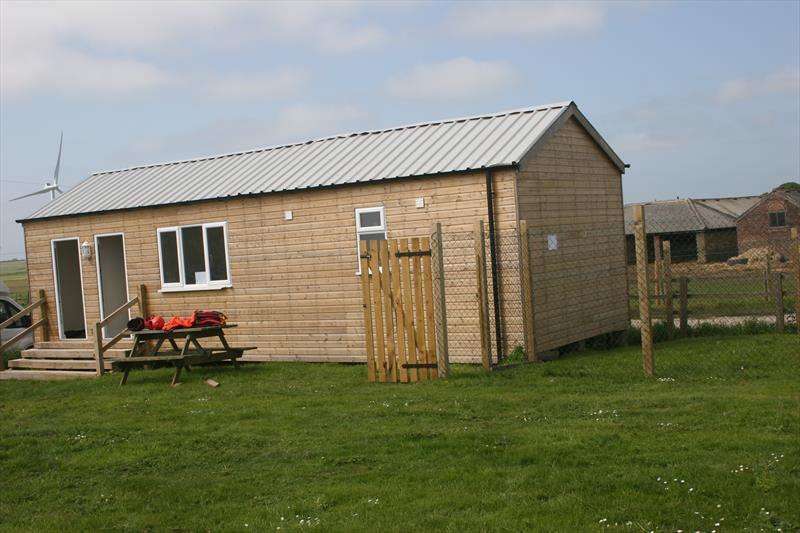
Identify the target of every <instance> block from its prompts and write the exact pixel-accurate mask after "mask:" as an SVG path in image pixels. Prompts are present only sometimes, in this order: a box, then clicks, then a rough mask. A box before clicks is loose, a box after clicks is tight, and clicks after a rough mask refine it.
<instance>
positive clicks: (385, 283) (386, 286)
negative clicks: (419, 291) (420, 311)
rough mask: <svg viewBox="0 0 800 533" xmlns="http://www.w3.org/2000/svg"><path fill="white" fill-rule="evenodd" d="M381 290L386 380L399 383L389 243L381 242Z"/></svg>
mask: <svg viewBox="0 0 800 533" xmlns="http://www.w3.org/2000/svg"><path fill="white" fill-rule="evenodd" d="M380 259H381V290H382V291H383V314H384V324H383V327H384V330H385V331H386V378H387V379H388V380H389V381H391V382H392V383H395V382H397V354H396V353H395V342H394V310H393V308H392V307H393V303H392V300H393V298H394V294H393V293H392V279H391V276H390V274H389V268H390V266H391V265H390V263H389V243H388V242H387V241H385V240H383V241H380Z"/></svg>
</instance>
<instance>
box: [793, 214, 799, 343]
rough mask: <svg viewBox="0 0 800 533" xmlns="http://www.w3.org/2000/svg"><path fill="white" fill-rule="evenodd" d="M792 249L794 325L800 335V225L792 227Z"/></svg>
mask: <svg viewBox="0 0 800 533" xmlns="http://www.w3.org/2000/svg"><path fill="white" fill-rule="evenodd" d="M792 251H793V254H792V255H794V325H795V329H796V330H797V334H798V335H800V226H795V227H793V228H792Z"/></svg>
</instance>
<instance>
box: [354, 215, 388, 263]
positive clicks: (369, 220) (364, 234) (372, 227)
mask: <svg viewBox="0 0 800 533" xmlns="http://www.w3.org/2000/svg"><path fill="white" fill-rule="evenodd" d="M384 240H386V214H385V211H384V208H383V207H368V208H363V209H356V257H358V255H359V254H358V250H359V246H360V244H361V241H367V246H369V243H370V242H371V241H384ZM358 273H359V274H360V273H361V261H360V260H359V262H358Z"/></svg>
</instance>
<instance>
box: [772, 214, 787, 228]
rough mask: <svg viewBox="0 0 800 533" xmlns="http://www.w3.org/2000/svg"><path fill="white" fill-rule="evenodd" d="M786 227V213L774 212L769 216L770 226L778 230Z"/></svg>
mask: <svg viewBox="0 0 800 533" xmlns="http://www.w3.org/2000/svg"><path fill="white" fill-rule="evenodd" d="M785 225H786V211H774V212H772V213H770V214H769V226H770V227H771V228H778V227H782V226H785Z"/></svg>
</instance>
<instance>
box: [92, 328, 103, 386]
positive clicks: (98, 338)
mask: <svg viewBox="0 0 800 533" xmlns="http://www.w3.org/2000/svg"><path fill="white" fill-rule="evenodd" d="M94 361H95V363H96V364H97V370H96V371H97V375H98V376H102V375H103V370H105V368H104V367H105V364H104V363H103V327H102V326H101V325H100V322H95V323H94Z"/></svg>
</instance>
